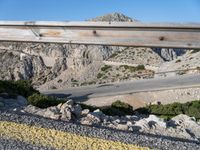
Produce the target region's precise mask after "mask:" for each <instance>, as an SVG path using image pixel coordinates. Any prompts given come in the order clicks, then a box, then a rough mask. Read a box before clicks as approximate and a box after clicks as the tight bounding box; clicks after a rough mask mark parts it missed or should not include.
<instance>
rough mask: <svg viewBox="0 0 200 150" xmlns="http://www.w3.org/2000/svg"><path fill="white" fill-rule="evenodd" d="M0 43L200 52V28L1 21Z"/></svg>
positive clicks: (184, 25)
mask: <svg viewBox="0 0 200 150" xmlns="http://www.w3.org/2000/svg"><path fill="white" fill-rule="evenodd" d="M0 41H16V42H45V43H46V42H48V43H69V44H91V45H93V44H94V45H111V46H135V47H167V48H190V49H191V48H192V49H195V48H196V49H198V48H200V42H199V41H200V24H173V23H171V24H159V23H157V24H155V23H139V22H123V23H119V22H44V21H39V22H23V21H21V22H20V21H18V22H17V21H15V22H13V21H0Z"/></svg>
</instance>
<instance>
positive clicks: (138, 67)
mask: <svg viewBox="0 0 200 150" xmlns="http://www.w3.org/2000/svg"><path fill="white" fill-rule="evenodd" d="M136 70H145V66H144V65H138V66H137V67H136Z"/></svg>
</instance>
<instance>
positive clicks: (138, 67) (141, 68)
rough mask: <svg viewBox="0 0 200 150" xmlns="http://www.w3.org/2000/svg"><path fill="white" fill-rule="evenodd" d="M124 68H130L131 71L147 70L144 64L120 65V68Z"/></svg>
mask: <svg viewBox="0 0 200 150" xmlns="http://www.w3.org/2000/svg"><path fill="white" fill-rule="evenodd" d="M122 67H123V68H124V69H125V70H127V69H128V70H129V71H130V72H135V71H139V70H145V66H144V65H138V66H136V67H134V66H128V65H120V68H122Z"/></svg>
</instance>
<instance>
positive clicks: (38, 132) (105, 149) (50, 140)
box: [0, 121, 148, 150]
mask: <svg viewBox="0 0 200 150" xmlns="http://www.w3.org/2000/svg"><path fill="white" fill-rule="evenodd" d="M0 137H3V138H11V139H15V140H20V141H24V142H27V143H30V144H35V145H41V146H45V147H51V148H55V149H65V150H76V149H78V150H146V149H148V148H144V147H139V146H136V145H132V144H125V143H121V142H114V141H108V140H103V139H98V138H90V137H85V136H79V135H76V134H72V133H67V132H62V131H57V130H53V129H46V128H39V127H35V126H28V125H26V124H19V123H14V122H7V121H0Z"/></svg>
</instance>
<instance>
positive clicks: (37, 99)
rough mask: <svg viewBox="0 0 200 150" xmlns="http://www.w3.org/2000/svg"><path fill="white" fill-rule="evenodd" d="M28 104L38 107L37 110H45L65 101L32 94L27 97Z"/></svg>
mask: <svg viewBox="0 0 200 150" xmlns="http://www.w3.org/2000/svg"><path fill="white" fill-rule="evenodd" d="M28 102H29V104H31V105H33V106H36V107H39V108H47V107H51V106H56V105H58V104H60V103H64V102H66V100H61V99H59V98H56V97H51V96H46V95H41V94H37V93H36V94H33V95H31V96H29V97H28Z"/></svg>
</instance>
